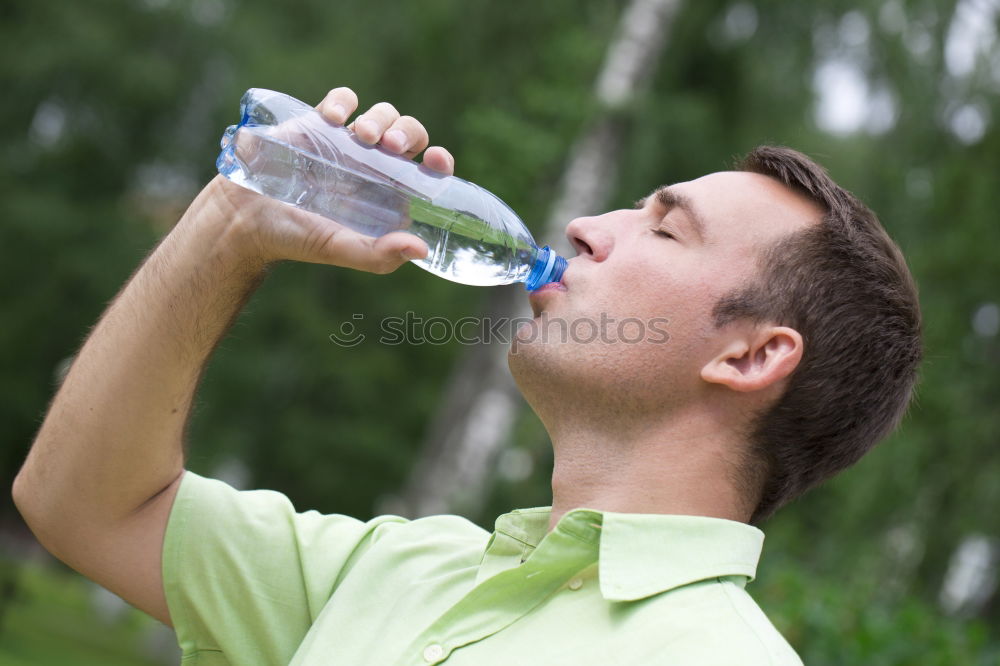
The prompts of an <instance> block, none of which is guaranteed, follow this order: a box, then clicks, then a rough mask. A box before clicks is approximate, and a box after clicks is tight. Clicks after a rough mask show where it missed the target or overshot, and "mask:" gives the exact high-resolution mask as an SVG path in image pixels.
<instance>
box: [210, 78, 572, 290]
mask: <svg viewBox="0 0 1000 666" xmlns="http://www.w3.org/2000/svg"><path fill="white" fill-rule="evenodd" d="M334 98H336V93H335V94H334ZM323 107H324V109H326V110H327V111H330V112H332V114H333V115H334V117H335V118H337V119H340V118H344V117H345V116H346V113H345V111H346V109H345V107H344V106H343V105H342V104H338V103H337V102H336V101H332V102H331V101H327V102H326V103H325V104H324V105H323ZM352 127H353V129H354V130H357V132H355V131H352V129H351V128H344V127H342V126H340V125H338V124H335V123H331V122H330V120H329V119H328V118H327V116H325V115H324V114H323V112H321V111H319V110H318V109H316V108H313V107H311V106H309V105H308V104H306V103H304V102H301V101H299V100H297V99H295V98H294V97H290V96H289V95H286V94H284V93H280V92H275V91H273V90H265V89H262V88H251V89H250V90H248V91H247V92H246V93H245V94H244V95H243V97H242V99H241V100H240V121H239V123H238V124H235V125H230V126H229V127H228V128H226V131H225V133H224V134H223V136H222V152H220V153H219V157H218V159H217V160H216V166H217V167H218V169H219V173H220V174H222V175H223V176H225V177H226V178H227V179H229V180H231V181H232V182H234V183H236V184H238V185H241V186H243V187H245V188H246V189H248V190H252V191H254V192H257V193H259V194H263V195H266V196H267V197H269V198H271V199H276V200H278V201H281V202H284V203H286V204H289V205H290V206H293V207H295V208H298V209H301V210H305V211H309V212H311V213H315V214H318V215H322V216H323V217H325V218H327V219H329V220H332V221H334V222H336V223H337V226H339V227H347V228H349V229H351V230H353V231H356V232H358V233H361V234H363V235H365V236H368V237H371V238H383V237H392V236H393V234H395V233H397V232H400V231H406V232H408V233H410V234H413V235H414V236H415V237H417V238H418V239H420V240H422V241H423V243H424V247H426V248H427V250H424V252H423V255H425V256H423V255H414V254H413V253H412V252H411V250H412V248H410V247H406V248H404V249H403V250H402V252H404V253H405V254H404V255H403V256H407V257H409V258H411V259H412V260H413V262H414V263H415V264H416V265H418V266H420V267H421V268H423V269H425V270H427V271H430V272H431V273H434V274H435V275H438V276H440V277H443V278H445V279H448V280H453V281H455V282H461V283H463V284H469V285H477V286H494V285H501V284H510V283H512V282H523V283H525V287H526V288H527V289H528V290H529V291H532V290H535V289H538V288H540V287H541V286H542V285H544V284H547V283H549V282H556V281H558V280H559V279H560V278H561V276H562V272H563V270H565V268H566V260H565V259H564V258H562V257H559V256H558V255H557V254H556V253H555V252H553V251H552V250H551V249H550V248H548V247H541V248H540V247H538V245H537V244H536V243H535V240H534V238H532V236H531V232H530V231H529V230H528V227H527V226H526V225H525V224H524V222H523V221H522V220H521V219H520V218H519V217H518V216H517V214H516V213H515V212H514V211H513V210H511V208H510V207H509V206H507V205H506V204H505V203H504V202H503V201H501V200H500V199H499V198H497V197H496V196H495V195H493V194H491V193H490V192H488V191H486V190H485V189H483V188H482V187H480V186H478V185H476V184H475V183H470V182H469V181H466V180H463V179H461V178H456V177H455V176H451V175H448V174H447V172H445V173H442V172H440V171H434V170H432V169H430V168H428V167H426V166H423V165H418V164H416V163H415V162H413V161H412V160H410V159H408V158H407V157H406V154H407V153H408V152H409V153H411V154H415V153H416V152H417V151H418V150H419V149H421V148H423V146H424V145H426V132H424V131H423V128H422V127H420V125H419V123H417V122H416V121H415V120H413V119H409V118H400V117H398V114H397V113H396V110H395V109H394V108H392V107H391V106H390V105H388V104H377V105H375V106H374V107H372V109H371V110H370V111H369V112H368V113H366V114H365V115H364V116H363V117H361V118H359V119H358V120H357V121H355V124H354V125H353V126H352ZM407 129H409V130H410V131H409V132H408V131H407ZM359 133H360V134H361V136H359ZM414 136H417V137H419V140H417V141H414V138H413V137H414ZM363 137H365V138H363ZM379 137H381V143H383V144H386V145H383V146H374V145H372V144H371V143H370V142H371V141H373V140H375V139H376V138H379ZM389 147H392V148H394V150H395V152H394V151H393V150H389ZM430 152H431V154H432V158H430V159H432V160H433V159H437V158H438V157H440V158H441V159H442V160H443V164H444V165H446V166H447V165H450V160H445V158H444V156H443V155H439V154H438V153H437V151H430ZM400 153H402V154H400ZM449 170H450V169H449ZM276 231H278V232H283V231H284V230H283V228H282V226H280V225H279V226H278V227H276ZM409 240H410V239H401V242H409ZM374 243H375V247H378V241H375V242H374ZM342 265H343V264H342Z"/></svg>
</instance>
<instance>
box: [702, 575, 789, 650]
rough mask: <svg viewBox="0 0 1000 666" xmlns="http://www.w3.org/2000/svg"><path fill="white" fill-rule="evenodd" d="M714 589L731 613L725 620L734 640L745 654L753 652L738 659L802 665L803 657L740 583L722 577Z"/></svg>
mask: <svg viewBox="0 0 1000 666" xmlns="http://www.w3.org/2000/svg"><path fill="white" fill-rule="evenodd" d="M717 590H718V592H719V593H720V594H721V595H722V596H724V597H725V599H726V602H727V607H728V612H730V613H731V617H730V620H731V621H730V622H729V623H728V624H729V626H730V629H731V633H732V637H733V639H734V641H736V642H738V643H739V644H740V645H741V647H742V649H744V650H746V653H745V654H747V655H748V656H749V655H753V656H754V658H753V659H749V658H741V660H740V663H743V664H761V665H763V664H768V665H773V666H802V659H801V658H800V657H799V655H798V654H797V653H796V652H795V650H794V649H793V648H792V646H791V645H789V643H788V641H787V640H785V637H784V636H782V635H781V632H779V631H778V629H777V628H776V627H775V626H774V624H773V623H772V622H771V620H770V619H769V618H768V617H767V615H766V614H765V613H764V611H763V610H761V608H760V606H758V605H757V602H756V601H754V600H753V598H752V597H751V596H750V595H749V594H748V593H747V591H746V590H745V589H743V586H742V585H737V584H736V583H735V582H733V581H732V580H731V579H726V578H721V579H719V580H718V582H717Z"/></svg>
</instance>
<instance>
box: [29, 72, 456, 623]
mask: <svg viewBox="0 0 1000 666" xmlns="http://www.w3.org/2000/svg"><path fill="white" fill-rule="evenodd" d="M356 107H357V97H356V96H355V95H354V93H353V92H351V91H350V90H349V89H347V88H338V89H335V90H332V91H330V93H329V94H328V95H327V97H326V99H324V101H323V103H322V104H321V105H320V107H319V108H320V110H321V111H322V112H323V113H324V115H325V116H326V117H327V119H328V120H331V121H332V122H338V123H341V122H344V121H345V120H346V118H347V117H348V116H349V115H350V114H351V113H352V112H353V111H354V109H355V108H356ZM396 130H398V132H397V131H396ZM355 131H356V132H357V133H358V135H359V136H360V137H361V138H362V140H364V141H367V142H369V143H374V142H376V141H379V140H381V141H382V144H383V146H385V147H387V148H389V149H390V150H393V151H394V152H397V153H400V154H405V155H407V156H411V157H412V156H413V155H415V154H416V153H419V152H420V151H421V150H423V148H425V147H426V146H427V133H426V131H425V130H424V128H423V126H421V125H420V123H419V122H417V121H416V120H414V119H413V118H409V117H400V116H399V114H398V113H397V112H396V110H395V109H394V108H393V107H392V106H390V105H388V104H384V103H383V104H377V105H375V106H374V107H372V108H371V109H369V110H368V111H367V112H365V113H364V114H363V115H362V116H359V117H358V119H357V120H356V121H355ZM424 163H425V164H426V165H427V166H429V167H430V168H433V169H436V170H438V171H442V172H445V173H450V172H451V171H452V170H453V164H454V163H453V160H452V158H451V156H450V155H449V154H448V153H447V151H445V150H444V149H442V148H432V149H430V150H428V151H427V153H426V154H425V157H424ZM426 252H427V247H426V245H425V244H424V243H423V241H421V240H420V239H418V238H416V237H415V236H412V235H409V234H404V233H393V234H389V235H387V236H383V237H382V238H379V239H371V238H367V237H363V236H360V235H358V234H356V233H354V232H352V231H349V230H347V229H343V228H341V227H339V226H338V225H336V224H334V223H332V222H330V221H328V220H325V219H324V218H321V217H318V216H315V215H311V214H309V213H305V212H303V211H300V210H297V209H294V208H292V207H290V206H286V205H284V204H280V203H277V202H274V201H271V200H269V199H266V198H265V197H262V196H260V195H257V194H254V193H252V192H250V191H248V190H244V189H243V188H240V187H239V186H236V185H233V184H232V183H230V182H228V181H227V180H225V179H224V178H222V177H221V176H219V177H216V178H215V179H214V180H213V181H212V182H211V183H209V185H208V186H207V187H206V188H205V189H204V190H202V192H201V193H200V194H199V195H198V197H197V198H196V199H195V200H194V202H193V203H192V204H191V206H190V207H189V208H188V210H187V212H185V214H184V216H183V217H182V218H181V220H180V221H179V222H178V223H177V225H176V226H175V227H174V229H173V230H172V231H171V232H170V233H169V234H168V235H167V236H166V237H165V238H164V239H163V241H162V242H161V243H160V244H159V246H158V247H157V248H156V249H155V250H154V251H153V252H152V254H151V255H150V256H149V257H148V258H147V259H146V261H145V263H143V265H142V266H141V267H140V268H139V269H138V270H137V271H136V273H135V274H134V275H133V276H132V278H131V279H130V280H129V282H128V283H127V284H126V285H125V287H124V288H123V289H122V290H121V292H120V293H119V294H118V296H117V297H116V298H115V299H114V301H113V302H112V303H111V305H110V306H109V307H108V309H107V310H106V311H105V313H104V315H103V316H102V317H101V319H100V321H99V322H98V324H97V326H95V327H94V329H93V331H92V332H91V334H90V336H89V337H88V339H87V340H86V342H85V343H84V345H83V347H82V348H81V349H80V351H79V353H78V354H77V355H76V358H75V360H74V362H73V365H72V367H71V368H70V371H69V373H68V374H67V375H66V379H65V381H64V382H63V384H62V387H61V388H60V389H59V391H58V393H57V394H56V397H55V399H54V400H53V402H52V404H51V406H50V408H49V412H48V414H47V416H46V418H45V421H44V422H43V424H42V427H41V429H40V430H39V432H38V435H37V437H36V439H35V442H34V444H33V445H32V448H31V452H30V453H29V455H28V458H27V460H26V461H25V463H24V466H23V467H22V469H21V471H20V473H19V474H18V476H17V479H16V480H15V482H14V489H13V494H14V501H15V503H16V504H17V507H18V509H19V510H20V511H21V513H22V515H23V516H24V519H25V521H26V522H27V524H28V525H29V527H31V529H32V531H33V532H34V533H35V535H36V536H37V537H38V540H39V541H40V542H41V543H42V544H43V545H44V546H45V547H46V548H47V549H48V550H49V551H51V552H52V553H53V554H54V555H55V556H56V557H58V558H59V559H61V560H63V561H64V562H66V563H67V564H68V565H70V566H72V567H73V568H75V569H76V570H78V571H79V572H81V573H82V574H84V575H86V576H87V577H89V578H91V579H93V580H94V581H96V582H97V583H100V584H101V585H104V586H105V587H107V588H108V589H110V590H111V591H113V592H115V593H116V594H118V595H119V596H121V597H122V598H124V599H126V600H127V601H129V602H131V603H132V604H134V605H135V606H137V607H138V608H140V609H142V610H145V611H146V612H148V613H149V614H151V615H153V616H154V617H156V618H158V619H160V620H162V621H163V622H166V623H168V624H169V623H170V617H169V612H168V610H167V605H166V600H165V597H164V592H163V581H162V575H161V572H160V563H161V549H162V545H163V536H164V530H165V528H166V524H167V518H168V516H169V513H170V508H171V506H172V504H173V498H174V496H175V495H176V492H177V488H178V485H179V483H180V479H181V477H182V475H183V472H184V449H183V438H184V429H185V424H186V422H187V419H188V415H189V413H190V409H191V403H192V400H193V397H194V393H195V389H196V387H197V385H198V380H199V377H200V375H201V372H202V369H203V368H204V366H205V364H206V362H207V360H208V358H209V356H210V354H211V352H212V350H213V349H214V347H215V345H216V344H217V343H218V341H219V340H220V339H221V338H222V336H223V335H224V334H225V332H226V330H227V328H228V327H229V324H230V322H232V320H233V319H234V318H235V317H236V315H237V314H238V313H239V310H240V308H241V307H242V305H243V303H244V302H245V301H246V299H247V298H248V297H249V295H250V294H251V293H252V292H253V290H254V288H255V287H256V285H257V284H258V283H259V282H260V280H261V279H262V277H263V275H264V272H265V269H266V266H267V265H268V264H269V263H272V262H274V261H279V260H284V259H290V260H296V261H307V262H315V263H324V264H332V265H337V266H345V267H349V268H355V269H359V270H367V271H372V272H378V273H387V272H390V271H393V270H395V269H396V268H398V267H399V266H400V265H401V264H402V263H404V262H405V261H406V260H407V259H409V258H413V257H420V256H424V254H425V253H426Z"/></svg>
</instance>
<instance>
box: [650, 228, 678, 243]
mask: <svg viewBox="0 0 1000 666" xmlns="http://www.w3.org/2000/svg"><path fill="white" fill-rule="evenodd" d="M653 233H654V234H656V235H657V236H663V237H664V238H669V239H671V240H673V239H674V235H673V234H672V233H670V232H669V231H665V230H663V229H653Z"/></svg>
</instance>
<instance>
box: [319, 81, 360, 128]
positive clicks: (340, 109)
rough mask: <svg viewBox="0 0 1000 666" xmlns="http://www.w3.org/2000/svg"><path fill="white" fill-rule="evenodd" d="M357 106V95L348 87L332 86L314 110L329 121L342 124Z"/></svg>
mask: <svg viewBox="0 0 1000 666" xmlns="http://www.w3.org/2000/svg"><path fill="white" fill-rule="evenodd" d="M357 108H358V96H357V94H355V92H354V91H353V90H351V89H350V88H343V87H341V88H334V89H333V90H331V91H330V92H328V93H327V94H326V97H324V98H323V101H322V102H320V103H319V106H317V107H316V110H317V111H319V112H320V113H321V114H323V117H324V118H326V119H327V120H328V121H329V122H331V123H335V124H337V125H343V124H344V123H345V122H347V119H348V118H350V117H351V114H352V113H354V110H355V109H357Z"/></svg>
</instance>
